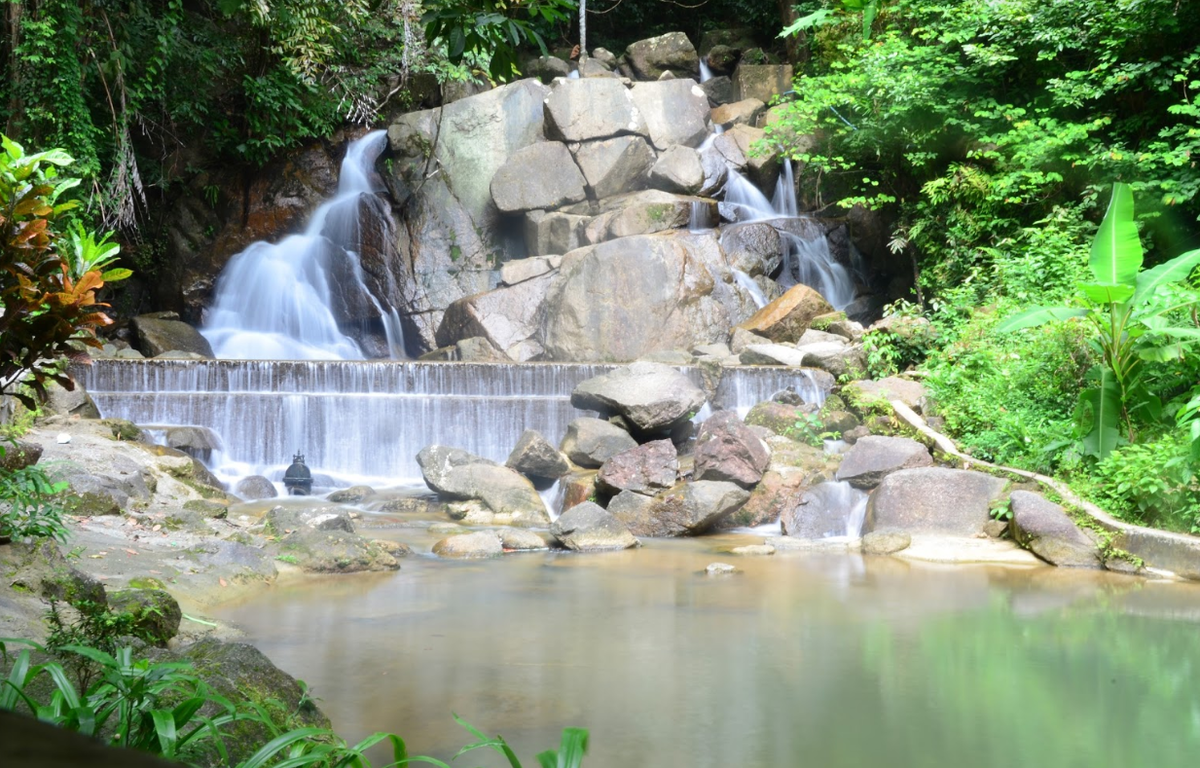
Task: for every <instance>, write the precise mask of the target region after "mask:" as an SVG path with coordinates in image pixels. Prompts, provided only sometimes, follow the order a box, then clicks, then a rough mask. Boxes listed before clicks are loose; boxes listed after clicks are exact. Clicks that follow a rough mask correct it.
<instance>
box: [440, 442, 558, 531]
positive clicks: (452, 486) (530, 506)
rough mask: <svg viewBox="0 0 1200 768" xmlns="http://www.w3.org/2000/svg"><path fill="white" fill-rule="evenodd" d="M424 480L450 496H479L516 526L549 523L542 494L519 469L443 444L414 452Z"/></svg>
mask: <svg viewBox="0 0 1200 768" xmlns="http://www.w3.org/2000/svg"><path fill="white" fill-rule="evenodd" d="M417 464H418V465H420V467H421V473H422V475H423V476H424V478H425V483H426V485H428V486H429V487H430V488H432V489H433V490H435V491H437V492H438V493H439V494H441V495H443V496H446V497H447V498H450V499H458V500H463V501H465V500H468V499H478V500H480V501H482V502H483V503H484V504H486V505H487V507H488V508H489V509H491V510H492V512H494V513H495V514H497V515H512V517H513V521H514V522H515V523H516V524H518V525H544V524H545V523H547V522H549V518H548V517H547V515H546V507H545V505H544V504H543V503H542V498H541V496H539V495H538V493H537V490H536V489H535V488H534V487H533V484H532V483H530V482H529V480H527V479H525V478H524V477H522V476H521V475H520V474H519V473H518V472H516V471H514V470H512V469H509V468H508V467H502V466H499V465H498V464H496V463H494V462H491V461H488V460H486V459H482V458H480V457H478V456H474V455H472V454H470V453H467V452H466V451H460V450H458V449H455V448H447V447H445V446H429V447H427V448H425V449H423V450H422V451H421V452H420V453H419V454H417Z"/></svg>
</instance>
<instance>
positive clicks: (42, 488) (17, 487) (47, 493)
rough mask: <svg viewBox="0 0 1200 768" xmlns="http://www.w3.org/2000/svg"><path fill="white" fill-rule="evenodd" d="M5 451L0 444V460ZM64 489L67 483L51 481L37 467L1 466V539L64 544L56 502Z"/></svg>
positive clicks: (62, 525)
mask: <svg viewBox="0 0 1200 768" xmlns="http://www.w3.org/2000/svg"><path fill="white" fill-rule="evenodd" d="M5 451H6V449H5V447H4V446H3V445H0V457H2V456H3V455H4V453H5ZM66 489H67V484H66V483H56V482H53V481H52V480H50V478H49V477H47V476H46V473H45V472H43V471H42V470H41V469H40V468H38V467H36V466H30V467H22V468H20V469H7V468H5V467H0V539H18V540H19V539H27V538H33V539H40V538H53V539H57V540H59V541H66V539H67V528H66V525H65V524H64V523H63V517H62V516H63V510H62V507H61V506H60V504H59V502H58V499H57V496H58V494H60V493H62V492H63V491H65V490H66Z"/></svg>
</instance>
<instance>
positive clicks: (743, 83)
mask: <svg viewBox="0 0 1200 768" xmlns="http://www.w3.org/2000/svg"><path fill="white" fill-rule="evenodd" d="M791 89H792V65H791V64H747V63H745V62H744V61H743V62H742V63H741V64H738V66H737V69H735V70H734V71H733V93H734V96H735V98H737V99H758V100H759V101H761V102H763V103H764V104H766V103H769V102H770V101H771V98H772V97H774V96H779V95H780V94H783V93H787V92H788V91H790V90H791Z"/></svg>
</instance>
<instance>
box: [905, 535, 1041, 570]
mask: <svg viewBox="0 0 1200 768" xmlns="http://www.w3.org/2000/svg"><path fill="white" fill-rule="evenodd" d="M894 557H900V558H903V559H905V560H921V561H923V562H927V563H952V564H967V563H995V564H998V565H1021V566H1042V567H1044V566H1045V563H1043V562H1042V561H1041V560H1039V559H1037V557H1036V556H1035V555H1034V554H1033V553H1032V552H1028V551H1026V550H1024V549H1021V548H1020V547H1019V546H1017V544H1016V543H1015V542H1011V541H1001V540H999V539H987V538H984V539H978V538H975V537H973V536H970V537H967V536H938V535H934V534H914V535H913V537H912V542H911V543H910V544H909V546H908V547H907V548H905V549H903V550H901V551H899V552H897V553H895V555H894Z"/></svg>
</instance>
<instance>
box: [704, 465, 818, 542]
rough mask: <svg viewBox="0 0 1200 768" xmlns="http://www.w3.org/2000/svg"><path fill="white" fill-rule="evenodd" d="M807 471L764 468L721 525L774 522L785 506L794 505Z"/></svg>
mask: <svg viewBox="0 0 1200 768" xmlns="http://www.w3.org/2000/svg"><path fill="white" fill-rule="evenodd" d="M808 481H809V473H808V472H804V471H798V470H796V469H793V468H786V469H784V470H783V471H776V470H773V469H771V470H767V471H766V472H764V473H763V477H762V480H760V481H759V483H758V485H756V486H754V488H753V489H752V490H751V491H750V498H749V499H748V500H747V501H746V503H745V504H743V505H742V508H741V509H739V510H738V511H736V512H734V513H733V514H732V515H730V516H729V517H727V518H725V521H724V523H722V525H721V527H722V528H733V527H737V526H746V527H751V528H753V527H755V526H759V525H765V524H768V523H774V522H777V521H778V520H779V516H780V515H781V514H782V513H783V511H784V510H785V509H790V508H792V507H794V506H795V505H796V502H797V500H798V499H799V497H800V494H801V492H802V491H803V490H804V489H805V488H806V487H807V486H808Z"/></svg>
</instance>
